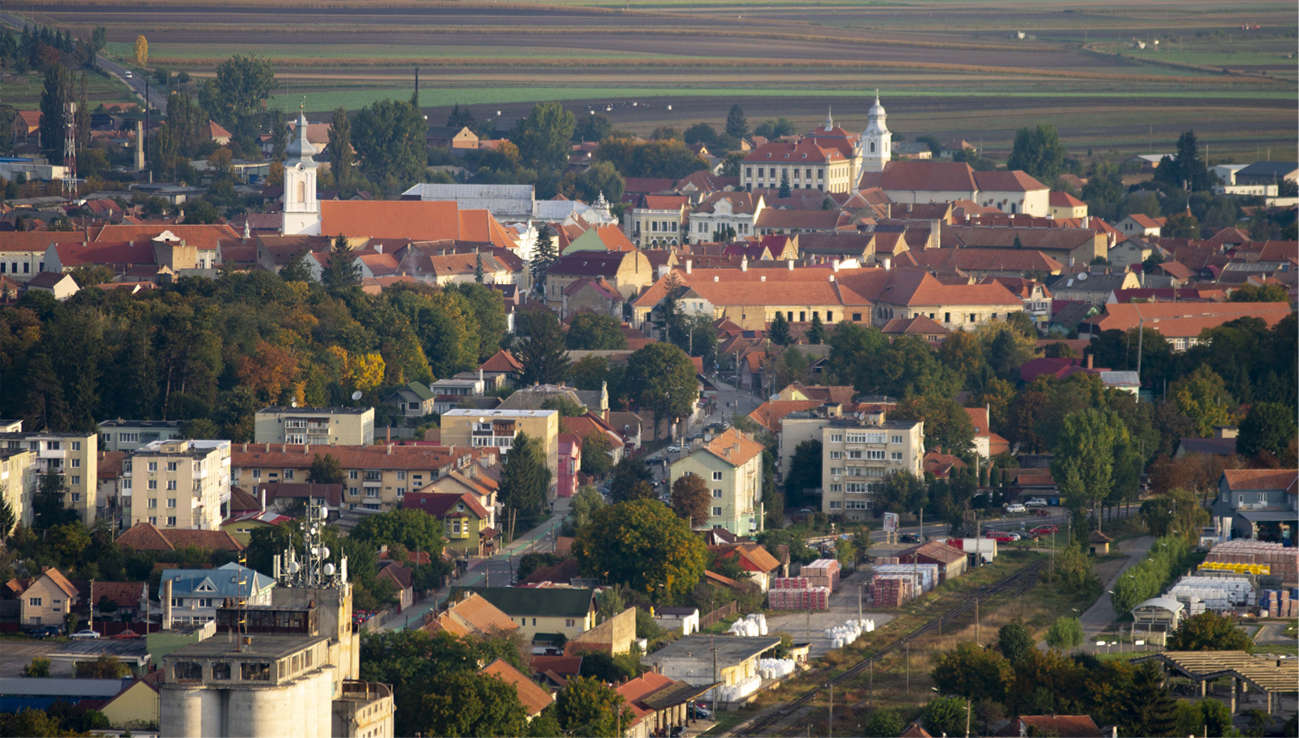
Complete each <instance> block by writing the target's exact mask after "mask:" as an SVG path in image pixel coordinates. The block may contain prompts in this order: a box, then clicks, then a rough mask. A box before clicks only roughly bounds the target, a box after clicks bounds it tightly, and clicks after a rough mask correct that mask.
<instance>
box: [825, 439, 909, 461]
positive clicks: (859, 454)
mask: <svg viewBox="0 0 1299 738" xmlns="http://www.w3.org/2000/svg"><path fill="white" fill-rule="evenodd" d="M847 438H848V443H886V442H887V443H902V442H903V437H902V436H900V435H897V434H894V435H892V436H890V435H889V434H887V433H849V434H848V435H847ZM843 439H844V434H842V433H831V434H830V443H843V442H844V440H843ZM885 439H888V440H887V441H886V440H885ZM838 453H841V452H839V451H831V452H830V458H832V459H838V458H840V457H839V456H836V455H835V454H838ZM847 453H848V458H850V459H860V458H868V459H869V458H875V457H872V456H866V457H863V456H861V454H862V453H863V452H862V451H848V452H847ZM853 454H857V455H856V456H854V455H853ZM878 458H881V459H882V458H884V457H883V456H880V457H878Z"/></svg>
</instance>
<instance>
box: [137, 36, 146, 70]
mask: <svg viewBox="0 0 1299 738" xmlns="http://www.w3.org/2000/svg"><path fill="white" fill-rule="evenodd" d="M148 63H149V41H148V39H146V38H145V37H144V36H136V37H135V65H136V66H137V67H144V66H145V65H147V64H148Z"/></svg>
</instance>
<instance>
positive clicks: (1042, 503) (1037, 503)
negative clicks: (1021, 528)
mask: <svg viewBox="0 0 1299 738" xmlns="http://www.w3.org/2000/svg"><path fill="white" fill-rule="evenodd" d="M1024 505H1025V506H1026V507H1046V506H1047V503H1046V500H1045V499H1044V498H1042V497H1034V498H1032V499H1031V500H1029V501H1028V502H1025V503H1024Z"/></svg>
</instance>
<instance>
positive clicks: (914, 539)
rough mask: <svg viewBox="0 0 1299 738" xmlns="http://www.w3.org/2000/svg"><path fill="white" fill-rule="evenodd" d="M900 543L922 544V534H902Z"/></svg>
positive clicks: (899, 536) (899, 538) (899, 539)
mask: <svg viewBox="0 0 1299 738" xmlns="http://www.w3.org/2000/svg"><path fill="white" fill-rule="evenodd" d="M898 543H920V534H919V533H901V534H899V535H898Z"/></svg>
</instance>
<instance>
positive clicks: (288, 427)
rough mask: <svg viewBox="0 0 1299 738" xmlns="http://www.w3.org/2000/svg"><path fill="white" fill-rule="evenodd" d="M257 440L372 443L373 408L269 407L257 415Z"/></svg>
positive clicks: (265, 441)
mask: <svg viewBox="0 0 1299 738" xmlns="http://www.w3.org/2000/svg"><path fill="white" fill-rule="evenodd" d="M254 422H255V425H254V430H253V433H254V439H255V440H256V441H257V443H303V444H310V445H312V446H368V445H370V444H372V443H374V408H372V407H268V408H264V409H262V410H258V411H257V415H256V416H255V418H254Z"/></svg>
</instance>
